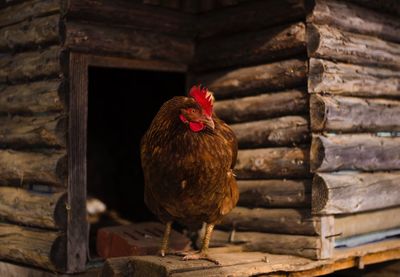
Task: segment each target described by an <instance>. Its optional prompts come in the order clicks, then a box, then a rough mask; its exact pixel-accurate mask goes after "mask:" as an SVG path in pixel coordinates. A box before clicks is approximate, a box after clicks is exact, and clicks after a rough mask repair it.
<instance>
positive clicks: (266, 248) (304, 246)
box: [211, 230, 321, 259]
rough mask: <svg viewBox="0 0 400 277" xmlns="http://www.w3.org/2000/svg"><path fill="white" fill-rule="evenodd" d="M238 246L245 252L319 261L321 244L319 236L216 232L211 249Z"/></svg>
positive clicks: (212, 237) (214, 232) (212, 238)
mask: <svg viewBox="0 0 400 277" xmlns="http://www.w3.org/2000/svg"><path fill="white" fill-rule="evenodd" d="M229 243H233V244H238V245H240V246H241V247H242V249H243V251H260V252H267V253H272V254H283V255H296V256H301V257H306V258H310V259H318V258H319V252H320V251H321V250H320V248H321V243H320V239H319V237H318V236H301V235H286V234H272V233H258V232H240V231H235V232H234V233H231V232H226V231H221V230H214V231H213V233H212V236H211V247H213V246H214V247H215V246H218V245H228V244H229ZM211 249H212V248H211Z"/></svg>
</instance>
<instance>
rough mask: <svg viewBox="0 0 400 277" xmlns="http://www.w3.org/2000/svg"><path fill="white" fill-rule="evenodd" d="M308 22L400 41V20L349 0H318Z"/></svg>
mask: <svg viewBox="0 0 400 277" xmlns="http://www.w3.org/2000/svg"><path fill="white" fill-rule="evenodd" d="M307 21H308V22H312V23H315V24H319V25H324V24H325V25H328V26H335V27H337V28H339V29H341V30H344V31H348V32H353V33H359V34H364V35H369V36H372V37H379V38H382V39H384V40H389V41H394V42H400V36H399V33H400V20H399V19H398V18H397V17H395V16H391V15H387V14H386V15H384V16H383V15H382V13H379V12H377V11H375V10H371V9H367V8H363V7H360V6H358V5H354V4H352V3H349V2H347V1H337V0H329V1H328V0H317V1H315V6H314V9H313V11H312V13H311V14H309V15H308V17H307Z"/></svg>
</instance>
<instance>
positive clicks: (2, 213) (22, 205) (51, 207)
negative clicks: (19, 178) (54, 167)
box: [0, 187, 67, 229]
mask: <svg viewBox="0 0 400 277" xmlns="http://www.w3.org/2000/svg"><path fill="white" fill-rule="evenodd" d="M66 197H67V195H66V193H65V192H57V193H51V194H48V193H35V192H33V191H28V190H25V189H21V188H15V187H0V217H2V218H4V219H6V220H8V221H11V222H16V223H22V224H25V225H31V226H36V227H41V228H52V229H64V228H65V227H66V223H67V207H66Z"/></svg>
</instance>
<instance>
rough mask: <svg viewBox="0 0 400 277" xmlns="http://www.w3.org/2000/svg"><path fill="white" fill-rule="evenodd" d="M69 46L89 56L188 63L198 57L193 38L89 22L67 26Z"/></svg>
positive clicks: (66, 43) (67, 44) (67, 43)
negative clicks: (111, 56)
mask: <svg viewBox="0 0 400 277" xmlns="http://www.w3.org/2000/svg"><path fill="white" fill-rule="evenodd" d="M65 46H66V47H68V48H70V49H73V50H77V51H82V52H88V53H96V54H98V53H105V54H109V55H120V56H127V57H132V58H138V59H145V60H154V59H156V60H157V59H158V60H168V61H172V62H184V63H187V62H189V61H190V60H191V59H192V56H193V54H194V46H193V43H192V40H191V39H187V38H180V37H176V36H170V35H164V34H157V33H150V32H145V31H140V30H135V29H130V28H120V27H110V26H106V25H95V24H88V23H86V22H85V23H82V22H70V23H69V24H67V25H66V39H65Z"/></svg>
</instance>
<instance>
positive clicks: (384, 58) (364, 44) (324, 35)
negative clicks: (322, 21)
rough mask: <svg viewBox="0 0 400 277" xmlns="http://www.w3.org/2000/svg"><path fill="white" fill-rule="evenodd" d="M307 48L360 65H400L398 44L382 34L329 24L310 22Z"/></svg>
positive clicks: (311, 53)
mask: <svg viewBox="0 0 400 277" xmlns="http://www.w3.org/2000/svg"><path fill="white" fill-rule="evenodd" d="M307 42H308V43H307V51H308V55H309V56H310V57H313V58H325V59H331V60H335V61H342V62H347V63H353V64H361V65H377V66H380V67H388V68H395V69H399V68H400V47H399V46H398V44H395V43H391V42H387V41H384V40H381V39H379V38H375V37H371V36H366V35H359V34H354V33H349V32H345V31H340V30H339V29H336V28H333V27H328V26H326V25H316V24H308V25H307Z"/></svg>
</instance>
